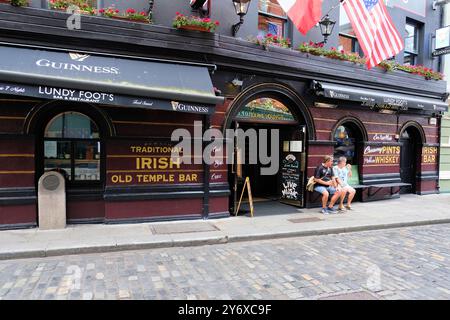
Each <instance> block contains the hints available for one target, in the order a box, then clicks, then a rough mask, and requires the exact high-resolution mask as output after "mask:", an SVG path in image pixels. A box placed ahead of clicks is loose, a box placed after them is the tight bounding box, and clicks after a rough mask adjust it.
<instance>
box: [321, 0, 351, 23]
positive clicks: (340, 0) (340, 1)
mask: <svg viewBox="0 0 450 320" xmlns="http://www.w3.org/2000/svg"><path fill="white" fill-rule="evenodd" d="M344 1H345V0H339V3H338V4H337V5H334V6H332V7H331V9H330V10H328V12H327V13H326V14H325V15H324V16H323V17H322V19H320V20H323V19H324V18H325V17H326V16H327V15H329V14H330V12H331V11H333V10H334V9H336V8H337V7H339V6H340V4H341V3H342V2H344Z"/></svg>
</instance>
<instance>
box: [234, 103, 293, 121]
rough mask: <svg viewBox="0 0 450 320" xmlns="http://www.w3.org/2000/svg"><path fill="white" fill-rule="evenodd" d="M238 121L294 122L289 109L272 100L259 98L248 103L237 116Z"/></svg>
mask: <svg viewBox="0 0 450 320" xmlns="http://www.w3.org/2000/svg"><path fill="white" fill-rule="evenodd" d="M236 118H238V119H249V120H255V121H282V122H296V120H295V118H294V116H293V115H292V113H291V112H290V111H289V109H288V108H287V107H286V106H285V105H284V104H283V103H281V102H280V101H277V100H275V99H272V98H259V99H256V100H253V101H251V102H249V103H248V104H247V105H245V106H244V107H243V108H242V109H241V110H240V111H239V113H238V114H237V116H236Z"/></svg>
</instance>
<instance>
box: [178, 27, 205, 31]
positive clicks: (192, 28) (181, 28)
mask: <svg viewBox="0 0 450 320" xmlns="http://www.w3.org/2000/svg"><path fill="white" fill-rule="evenodd" d="M177 29H179V30H188V31H200V32H210V30H209V29H208V28H205V27H202V26H180V27H178V28H177Z"/></svg>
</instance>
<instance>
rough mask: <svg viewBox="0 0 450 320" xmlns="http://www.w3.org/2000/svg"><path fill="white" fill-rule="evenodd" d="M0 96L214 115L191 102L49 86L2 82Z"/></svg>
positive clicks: (208, 108)
mask: <svg viewBox="0 0 450 320" xmlns="http://www.w3.org/2000/svg"><path fill="white" fill-rule="evenodd" d="M0 94H12V95H20V96H27V97H35V98H43V99H52V100H64V101H71V102H86V103H97V104H108V105H115V106H124V107H136V108H144V109H155V110H166V111H179V112H189V113H197V114H212V113H214V107H213V106H211V105H201V104H196V103H191V102H179V101H168V100H161V99H151V98H146V97H133V96H125V95H118V94H114V93H104V92H98V91H89V90H76V89H67V88H56V87H49V86H32V85H21V84H11V83H4V82H0Z"/></svg>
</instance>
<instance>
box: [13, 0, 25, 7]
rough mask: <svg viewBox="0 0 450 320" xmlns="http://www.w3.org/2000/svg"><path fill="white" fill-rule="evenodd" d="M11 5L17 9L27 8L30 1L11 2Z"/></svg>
mask: <svg viewBox="0 0 450 320" xmlns="http://www.w3.org/2000/svg"><path fill="white" fill-rule="evenodd" d="M11 5H12V6H15V7H26V6H28V0H11Z"/></svg>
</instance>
